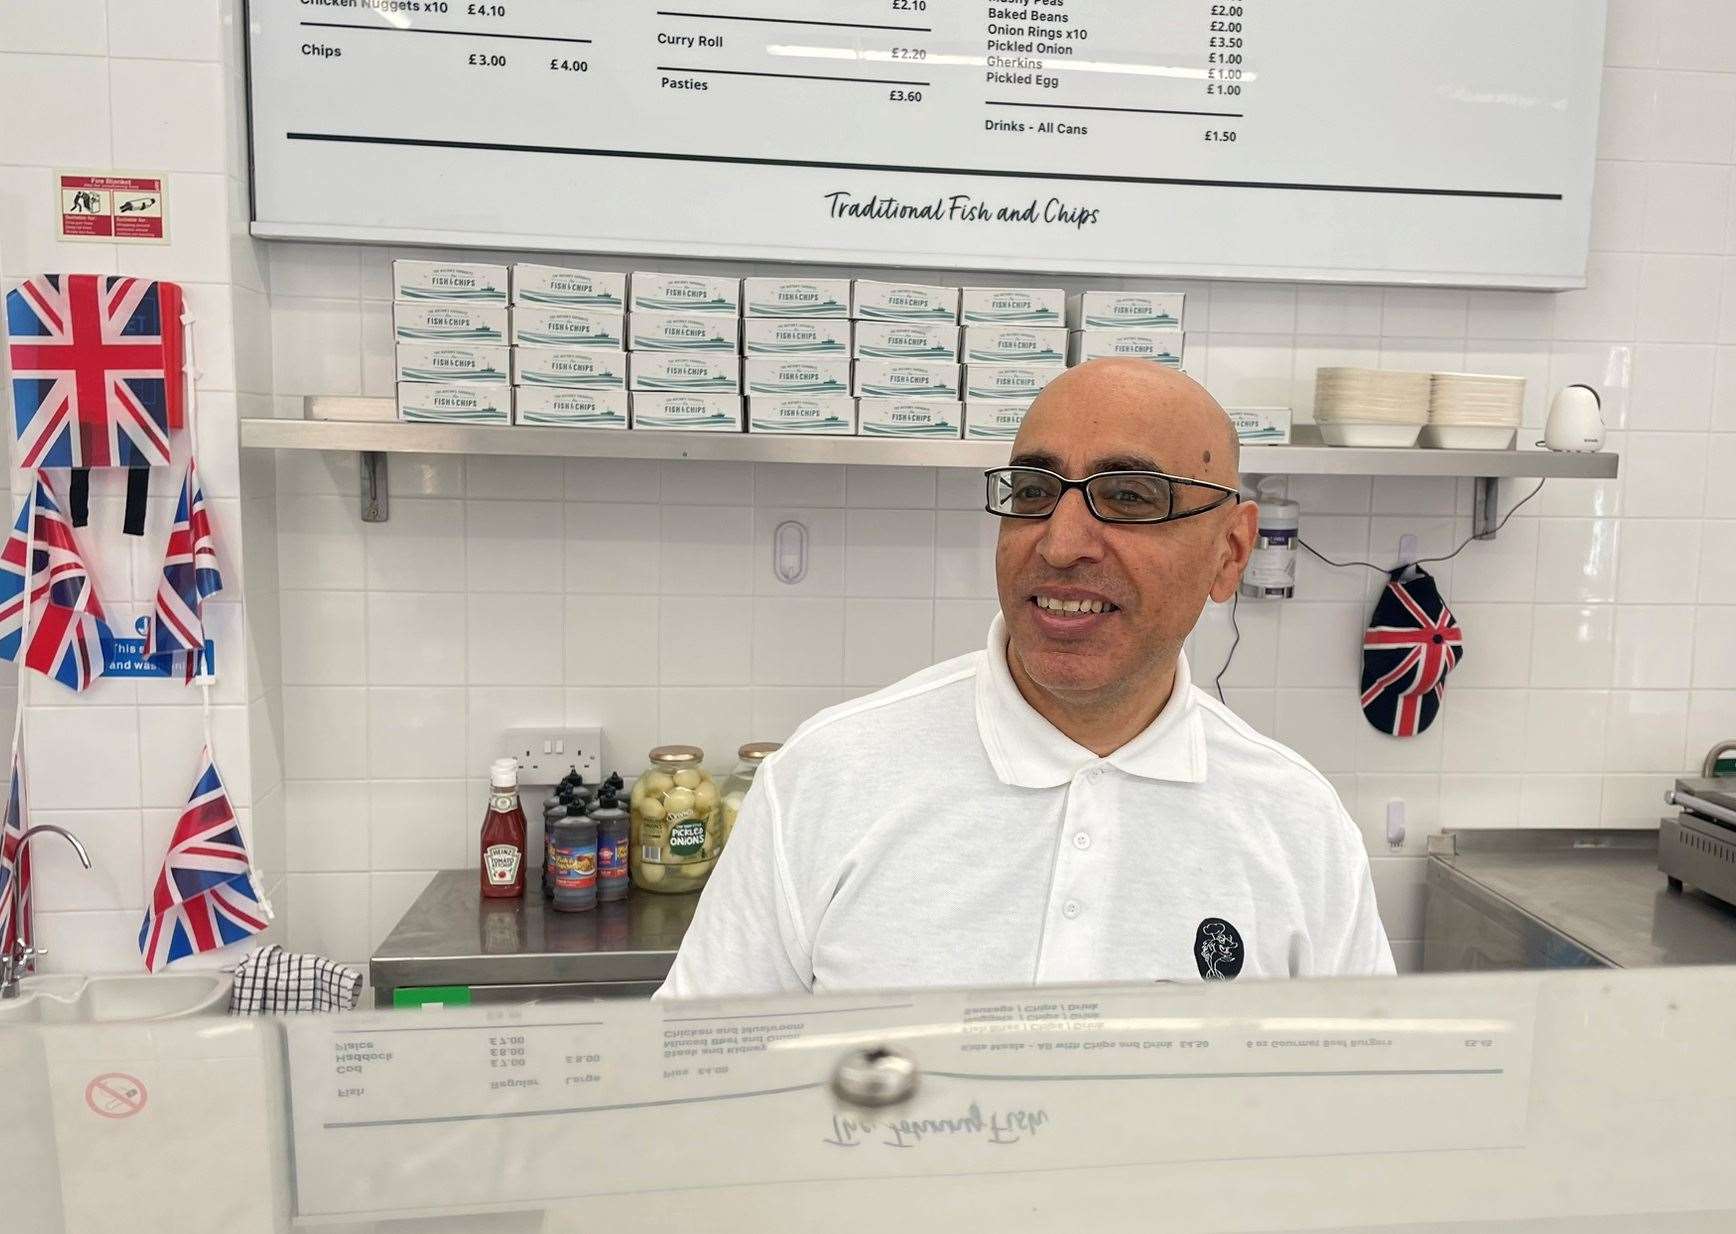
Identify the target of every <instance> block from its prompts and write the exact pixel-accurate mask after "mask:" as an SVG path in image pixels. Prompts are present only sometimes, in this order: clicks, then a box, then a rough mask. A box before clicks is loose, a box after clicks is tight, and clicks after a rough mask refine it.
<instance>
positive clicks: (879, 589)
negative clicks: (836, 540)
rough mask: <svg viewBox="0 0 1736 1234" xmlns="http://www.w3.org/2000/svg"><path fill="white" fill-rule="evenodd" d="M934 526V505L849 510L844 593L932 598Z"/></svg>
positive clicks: (846, 523) (846, 529) (845, 533)
mask: <svg viewBox="0 0 1736 1234" xmlns="http://www.w3.org/2000/svg"><path fill="white" fill-rule="evenodd" d="M934 528H935V513H934V511H933V510H932V509H928V510H872V511H869V510H851V511H849V513H848V516H847V518H846V522H845V532H844V536H845V550H844V562H845V566H844V586H845V591H846V592H847V594H849V595H852V596H863V597H889V596H907V597H919V596H932V595H933V594H934V584H935V573H934V539H935V531H934Z"/></svg>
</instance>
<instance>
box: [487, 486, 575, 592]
mask: <svg viewBox="0 0 1736 1234" xmlns="http://www.w3.org/2000/svg"><path fill="white" fill-rule="evenodd" d="M476 461H477V460H476V459H474V458H472V459H469V460H467V462H469V463H475V462H476ZM537 461H546V460H537ZM557 461H558V460H557ZM468 479H469V480H474V479H475V472H474V471H471V472H469V473H468ZM564 519H565V512H564V510H563V508H562V506H561V503H560V502H558V501H471V502H467V503H466V504H465V507H464V566H465V577H466V578H467V580H468V586H469V589H470V590H472V591H497V590H500V589H501V588H507V587H510V588H513V589H516V590H519V591H560V590H561V589H562V588H563V586H564V585H565V579H564V570H563V567H564V562H565V559H566V537H565V533H564V531H563V525H564Z"/></svg>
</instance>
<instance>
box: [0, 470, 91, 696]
mask: <svg viewBox="0 0 1736 1234" xmlns="http://www.w3.org/2000/svg"><path fill="white" fill-rule="evenodd" d="M33 524H34V530H32V527H33ZM27 558H28V561H26V559H27ZM26 577H28V579H29V585H28V587H27V586H26V585H25V580H26ZM27 608H28V610H29V611H28V612H26V609H27ZM27 616H28V617H29V624H30V646H29V648H28V649H27V650H26V651H25V653H24V665H25V667H26V668H33V669H35V670H36V671H37V672H39V673H41V674H43V675H44V676H47V677H52V678H54V679H55V680H56V681H58V682H60V683H61V684H62V685H64V686H66V687H67V688H68V689H72V690H83V689H84V688H85V687H86V686H88V685H90V683H91V682H93V681H95V680H96V679H97V678H98V677H100V676H102V673H103V667H104V665H105V664H106V662H107V660H108V653H109V651H110V649H111V648H112V647H113V646H114V635H113V634H111V633H110V632H109V628H108V620H107V618H106V617H105V616H104V615H103V611H102V601H100V600H99V599H97V594H96V584H95V581H94V580H93V579H92V578H91V576H90V571H89V570H87V569H86V568H85V564H84V554H83V553H81V552H80V551H79V548H78V541H77V539H75V538H74V537H73V534H72V524H71V523H69V522H68V521H67V520H66V517H65V515H63V514H61V512H60V506H59V505H58V504H57V503H56V502H55V500H54V491H53V490H52V489H51V488H50V487H49V485H48V482H47V481H46V479H44V477H43V476H42V474H41V473H40V472H38V473H37V476H36V482H35V484H34V485H33V486H32V490H31V493H30V495H29V496H26V497H25V499H24V504H23V507H22V508H21V509H20V510H19V511H18V521H17V522H15V523H14V524H13V525H12V534H11V535H10V536H8V537H7V539H6V544H5V546H4V547H3V548H0V660H14V661H16V660H17V659H18V649H19V644H20V643H21V642H22V641H23V638H24V625H25V618H26V617H27Z"/></svg>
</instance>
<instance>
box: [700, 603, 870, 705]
mask: <svg viewBox="0 0 1736 1234" xmlns="http://www.w3.org/2000/svg"><path fill="white" fill-rule="evenodd" d="M750 625H751V630H750V633H751V637H752V640H753V666H752V672H751V674H750V676H749V679H750V680H751V681H752V682H753V683H754V684H755V685H768V686H832V687H836V686H838V685H839V684H841V683H842V682H843V680H844V601H843V600H827V599H799V598H791V599H772V598H767V597H762V598H759V599H756V600H754V601H753V613H752V620H751V623H750ZM665 680H668V679H667V677H666V678H665Z"/></svg>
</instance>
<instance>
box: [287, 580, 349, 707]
mask: <svg viewBox="0 0 1736 1234" xmlns="http://www.w3.org/2000/svg"><path fill="white" fill-rule="evenodd" d="M362 598H363V597H362V593H361V592H359V591H290V592H285V593H284V594H283V595H282V596H281V598H280V599H279V601H278V605H279V611H280V612H281V613H282V621H283V627H282V639H283V642H282V646H283V680H284V681H285V682H287V683H288V684H290V685H297V686H341V685H350V684H353V683H354V682H357V681H360V680H362V679H363V677H362V675H363V673H365V672H366V671H367V642H366V639H365V637H364V633H363V631H364V625H363V610H364V606H363V603H362Z"/></svg>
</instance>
